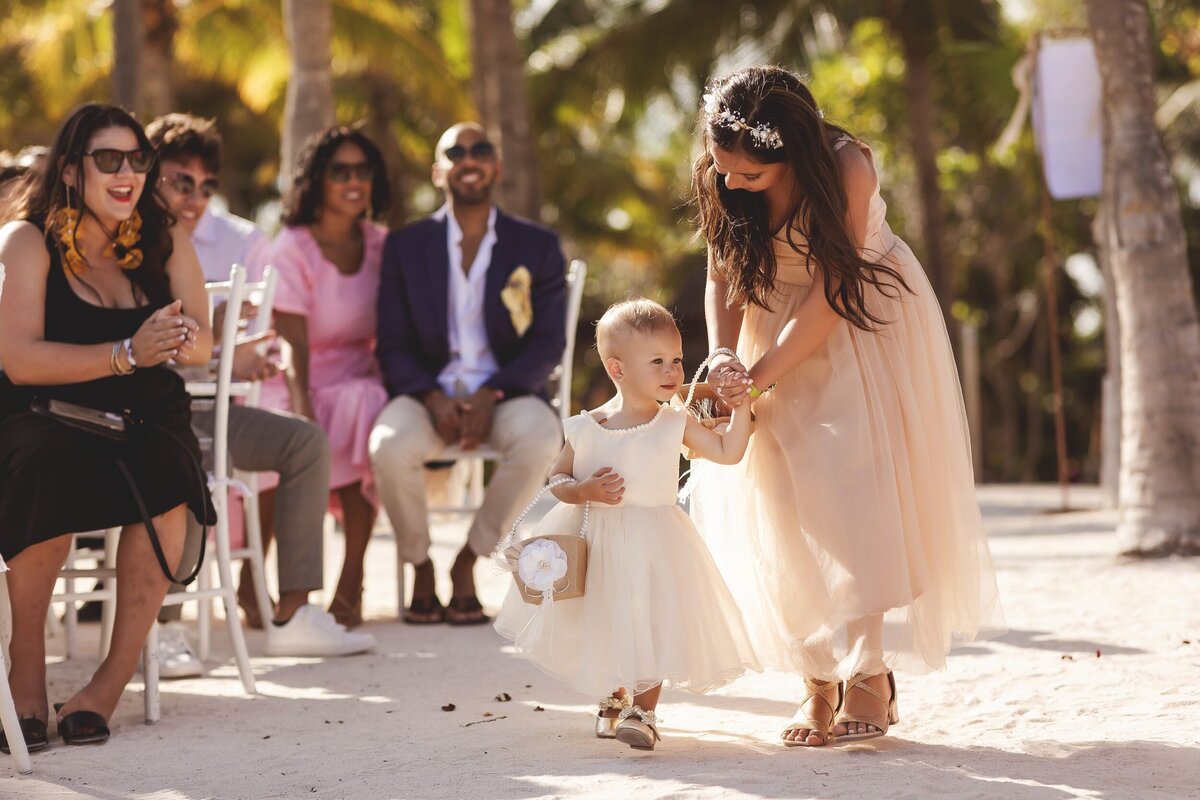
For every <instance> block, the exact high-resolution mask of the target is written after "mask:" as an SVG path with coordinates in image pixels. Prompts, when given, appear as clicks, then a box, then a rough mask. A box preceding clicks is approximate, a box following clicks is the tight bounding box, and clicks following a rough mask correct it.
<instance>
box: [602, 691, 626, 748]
mask: <svg viewBox="0 0 1200 800" xmlns="http://www.w3.org/2000/svg"><path fill="white" fill-rule="evenodd" d="M631 705H633V699H632V698H630V696H629V695H625V696H624V697H622V698H621V699H619V700H618V699H617V698H615V697H613V696H612V695H609V696H608V697H606V698H604V699H603V700H601V701H600V707H599V708H598V709H596V738H597V739H615V738H617V723H619V722H620V721H621V717H620V716H618V715H617V714H613V715H612V716H610V717H606V716H605V715H604V712H605V711H624V710H625V709H626V708H629V706H631Z"/></svg>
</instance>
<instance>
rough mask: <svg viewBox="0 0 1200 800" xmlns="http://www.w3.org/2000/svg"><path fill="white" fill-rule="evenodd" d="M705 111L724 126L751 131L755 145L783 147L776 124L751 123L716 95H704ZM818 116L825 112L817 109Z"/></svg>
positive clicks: (766, 148)
mask: <svg viewBox="0 0 1200 800" xmlns="http://www.w3.org/2000/svg"><path fill="white" fill-rule="evenodd" d="M704 113H705V114H708V116H709V117H710V118H711V119H712V120H713V121H714V122H715V124H717V125H720V126H721V127H722V128H729V129H730V130H735V131H742V130H745V131H750V138H751V139H752V140H753V141H754V146H755V147H759V148H762V149H765V150H778V149H779V148H781V147H783V137H782V136H780V135H779V128H776V127H775V126H774V125H769V124H767V123H766V122H760V123H758V124H757V125H751V124H750V123H748V122H746V118H745V117H743V116H739V115H738V114H735V113H733V111H731V110H730V109H729V108H728V107H727V106H723V105H721V103H720V101H719V100H717V98H716V95H713V94H706V95H704ZM817 116H818V117H820V118H821V119H825V112H824V111H822V110H821V109H819V108H818V109H817Z"/></svg>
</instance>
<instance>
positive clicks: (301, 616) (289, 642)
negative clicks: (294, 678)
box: [263, 603, 375, 657]
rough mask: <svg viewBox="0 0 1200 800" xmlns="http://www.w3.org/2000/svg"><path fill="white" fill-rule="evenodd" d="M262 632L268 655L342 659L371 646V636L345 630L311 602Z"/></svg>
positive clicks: (330, 615) (373, 638)
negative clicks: (340, 657) (341, 657)
mask: <svg viewBox="0 0 1200 800" xmlns="http://www.w3.org/2000/svg"><path fill="white" fill-rule="evenodd" d="M266 629H267V643H266V646H265V647H264V648H263V649H264V650H265V651H266V654H267V655H269V656H314V657H320V656H345V655H349V654H351V653H361V652H363V651H364V650H370V649H371V648H372V647H374V646H375V637H374V636H372V635H371V634H369V633H356V632H354V631H348V630H346V626H345V625H340V624H338V622H337V620H335V619H334V618H333V615H332V614H330V613H329V612H327V611H323V610H322V609H320V608H318V607H317V606H314V605H312V604H311V603H306V604H304V605H302V606H300V608H298V609H296V613H295V614H293V615H292V618H291V619H289V620H288V621H287V622H286V623H284V624H283V625H275V624H274V623H271V624H268V625H267V626H266Z"/></svg>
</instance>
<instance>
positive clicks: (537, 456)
mask: <svg viewBox="0 0 1200 800" xmlns="http://www.w3.org/2000/svg"><path fill="white" fill-rule="evenodd" d="M487 444H488V445H489V446H491V447H493V448H495V449H496V450H497V451H499V453H500V462H499V464H497V465H496V471H495V472H494V473H493V474H492V479H491V481H490V482H489V483H488V487H487V491H486V492H485V493H484V496H483V505H481V506H480V507H479V511H478V513H476V515H475V519H474V521H473V522H472V523H471V527H470V529H469V530H468V531H467V543H468V544H470V546H471V550H472V552H474V553H475V555H478V556H486V555H487V554H488V553H490V552H492V548H494V547H495V546H496V543H497V542H499V541H500V537H501V535H502V534H504V533H505V532H507V530H508V527H509V526H510V525H512V522H513V520H514V519H516V517H517V514H518V513H520V511H521V508H522V506H524V505H525V504H526V503H528V502H529V501H530V500H532V499H533V495H534V494H535V493H536V492H537V490H538V489H539V488H540V487H541V485H542V484H543V483H545V481H546V470H547V469H549V468H550V464H551V463H553V462H554V457H555V456H556V455H558V451H559V450H560V449H561V448H562V425H561V424H560V423H559V421H558V414H557V413H556V412H555V411H554V409H552V408H551V407H550V406H549V405H548V404H547V403H546V402H545V401H543V400H540V399H538V398H536V397H517V398H513V399H512V400H505V401H504V402H502V403H498V404H497V405H496V412H495V417H494V418H493V419H492V430H491V433H489V434H488V438H487ZM444 447H445V443H443V442H442V439H441V437H440V436H438V434H437V431H435V430H434V428H433V423H432V422H430V420H429V412H428V411H426V410H425V406H423V405H422V404H421V403H420V402H419V401H418V400H416V399H414V398H412V397H408V396H402V397H397V398H395V399H393V400H392V401H391V402H390V403H388V404H387V406H385V407H384V409H383V412H382V413H380V415H379V419H377V420H376V421H375V427H374V428H372V429H371V439H370V450H371V466H372V468H373V469H374V470H375V487H376V489H377V490H378V492H379V498H380V499H381V500H382V501H383V506H384V508H386V509H387V514H388V519H389V520H390V521H391V523H392V529H393V530H394V531H395V532H396V549H397V551H398V555H399V557H400V560H401V561H403V562H407V563H409V564H421V563H424V562H425V560H426V559H427V558H428V557H429V515H428V513H427V512H426V502H425V463H426V462H427V461H431V460H433V459H436V458H437V457H438V453H439V452H441V450H442V448H444Z"/></svg>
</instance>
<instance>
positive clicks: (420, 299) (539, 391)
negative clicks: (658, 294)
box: [375, 209, 567, 399]
mask: <svg viewBox="0 0 1200 800" xmlns="http://www.w3.org/2000/svg"><path fill="white" fill-rule="evenodd" d="M447 224H448V223H447V222H446V218H445V217H444V216H440V217H439V216H435V217H425V218H424V219H420V220H417V221H416V222H414V223H412V224H410V225H407V226H405V227H404V228H401V229H400V230H398V231H393V232H392V233H390V234H388V237H387V241H386V242H385V243H384V246H383V275H382V277H381V280H380V285H379V323H378V335H377V341H376V345H375V354H376V357H377V358H378V359H379V365H380V367H381V368H382V370H383V379H384V383H385V385H386V386H387V390H388V395H389V396H391V397H396V396H398V395H420V394H423V393H425V392H428V391H430V390H433V389H437V388H439V386H438V382H437V377H438V374H439V373H441V371H442V369H443V368H445V366H446V365H447V364H448V363H450V338H449V322H448V319H449V310H450V306H449V303H450V298H449V295H450V287H449V280H450V274H449V269H450V255H449V253H448V252H447V246H446V226H447ZM521 266H524V267H525V268H526V269H528V270H529V273H530V278H531V283H532V286H531V289H530V299H531V301H532V306H533V323H532V324H531V325H530V326H529V329H528V330H526V331H525V335H524V336H518V335H517V331H516V329H515V328H514V327H513V324H512V319H511V318H510V316H509V312H508V309H507V308H506V307H505V306H504V303H503V301H502V300H501V299H500V291H501V290H502V289H503V288H504V286H505V284H506V283H507V282H508V278H509V276H510V275H512V273H513V271H514V270H516V269H517V268H518V267H521ZM484 291H485V295H484V304H483V315H484V322H485V325H486V327H487V337H488V344H489V345H490V346H491V349H492V355H493V356H495V358H496V363H497V364H498V365H499V370H498V371H497V372H496V373H495V374H494V375H492V376H491V377H490V378H488V379H487V381H485V385H486V386H490V387H491V388H493V389H500V390H501V391H503V392H504V393H505V395H506V396H508V397H519V396H521V395H537V396H539V397H542V398H543V399H545V398H547V397H548V396H549V395H548V393H547V391H546V384H547V382H548V381H549V378H550V373H551V372H553V371H554V368H555V367H556V366H558V363H559V361H561V360H562V354H563V350H564V349H565V348H566V330H565V329H566V313H567V309H566V265H565V261H564V259H563V254H562V248H561V247H560V245H559V241H558V236H556V235H555V234H554V233H553V232H552V231H550V230H547V229H546V228H543V227H541V226H540V225H535V224H533V223H532V222H529V221H527V220H523V219H520V218H517V217H512V216H509V215H508V214H505V213H503V212H501V211H500V210H499V209H497V210H496V245H495V247H494V248H493V250H492V260H491V264H490V265H489V267H488V271H487V280H486V282H485V289H484Z"/></svg>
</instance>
